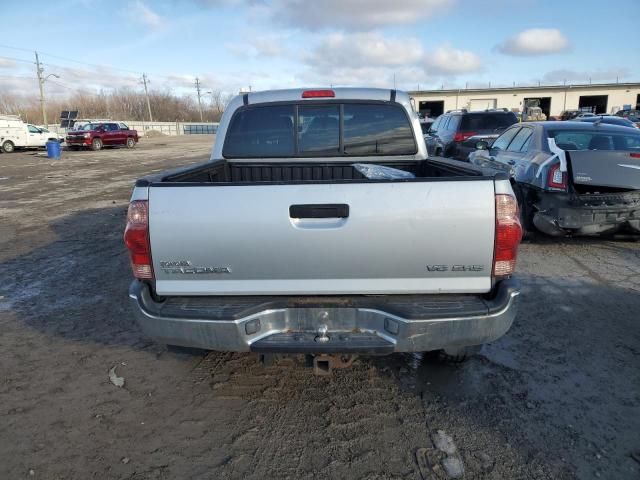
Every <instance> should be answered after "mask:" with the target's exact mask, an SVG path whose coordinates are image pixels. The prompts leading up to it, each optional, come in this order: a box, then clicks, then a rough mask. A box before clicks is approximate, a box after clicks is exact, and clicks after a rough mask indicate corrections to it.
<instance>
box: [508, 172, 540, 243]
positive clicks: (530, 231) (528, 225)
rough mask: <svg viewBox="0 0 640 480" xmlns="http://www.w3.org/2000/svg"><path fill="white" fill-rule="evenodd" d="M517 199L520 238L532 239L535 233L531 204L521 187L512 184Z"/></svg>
mask: <svg viewBox="0 0 640 480" xmlns="http://www.w3.org/2000/svg"><path fill="white" fill-rule="evenodd" d="M512 186H513V191H514V193H515V194H516V200H517V201H518V210H519V211H520V225H521V226H522V239H523V240H533V239H534V238H535V234H536V227H535V225H534V224H533V215H532V214H531V206H530V205H529V201H528V197H527V195H526V194H525V193H524V190H523V189H522V187H519V186H518V185H512Z"/></svg>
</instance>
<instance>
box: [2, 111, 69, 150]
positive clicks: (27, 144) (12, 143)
mask: <svg viewBox="0 0 640 480" xmlns="http://www.w3.org/2000/svg"><path fill="white" fill-rule="evenodd" d="M50 140H54V141H57V142H63V141H64V137H63V136H61V135H58V134H57V133H55V132H50V131H49V130H48V129H46V128H43V127H37V126H35V125H32V124H31V123H25V122H23V121H22V120H21V119H20V117H18V116H15V115H0V150H2V151H3V152H5V153H11V152H13V151H14V150H16V149H21V148H43V147H44V146H45V145H46V143H47V142H48V141H50Z"/></svg>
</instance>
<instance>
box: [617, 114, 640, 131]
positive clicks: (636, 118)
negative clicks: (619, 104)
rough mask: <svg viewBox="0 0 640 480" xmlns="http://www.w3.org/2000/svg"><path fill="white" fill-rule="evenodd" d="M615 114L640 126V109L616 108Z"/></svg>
mask: <svg viewBox="0 0 640 480" xmlns="http://www.w3.org/2000/svg"><path fill="white" fill-rule="evenodd" d="M616 116H617V117H622V118H626V119H627V120H629V121H631V122H633V123H634V124H635V125H636V126H638V127H640V110H618V111H617V112H616Z"/></svg>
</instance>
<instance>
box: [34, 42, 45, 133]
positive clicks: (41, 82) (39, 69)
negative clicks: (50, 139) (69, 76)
mask: <svg viewBox="0 0 640 480" xmlns="http://www.w3.org/2000/svg"><path fill="white" fill-rule="evenodd" d="M35 54H36V74H37V75H38V86H39V87H40V107H41V108H42V124H43V125H44V127H45V128H47V107H46V106H45V104H44V77H43V76H42V74H43V73H44V68H42V67H41V66H40V59H39V58H38V52H35Z"/></svg>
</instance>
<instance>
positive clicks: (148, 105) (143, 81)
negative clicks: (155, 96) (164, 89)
mask: <svg viewBox="0 0 640 480" xmlns="http://www.w3.org/2000/svg"><path fill="white" fill-rule="evenodd" d="M147 83H150V82H149V80H147V74H146V73H143V74H142V84H143V85H144V95H145V97H147V108H148V109H149V121H150V122H153V115H152V114H151V102H149V91H148V90H147Z"/></svg>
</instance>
